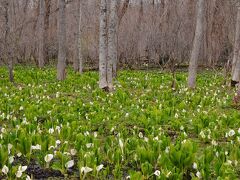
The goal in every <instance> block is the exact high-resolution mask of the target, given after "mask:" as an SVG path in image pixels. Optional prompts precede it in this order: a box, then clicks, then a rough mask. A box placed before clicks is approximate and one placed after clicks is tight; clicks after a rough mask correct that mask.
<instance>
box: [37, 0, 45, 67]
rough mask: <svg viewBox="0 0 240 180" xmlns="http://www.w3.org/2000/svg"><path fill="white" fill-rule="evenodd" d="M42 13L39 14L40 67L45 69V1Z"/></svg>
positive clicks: (43, 1)
mask: <svg viewBox="0 0 240 180" xmlns="http://www.w3.org/2000/svg"><path fill="white" fill-rule="evenodd" d="M39 3H40V7H39V9H40V13H39V37H38V38H39V49H38V54H39V56H38V66H39V68H43V66H44V63H45V58H46V54H45V40H46V39H45V38H44V37H45V33H46V32H45V27H44V16H45V0H40V2H39Z"/></svg>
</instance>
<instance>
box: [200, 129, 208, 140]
mask: <svg viewBox="0 0 240 180" xmlns="http://www.w3.org/2000/svg"><path fill="white" fill-rule="evenodd" d="M199 135H200V136H201V137H202V138H203V139H205V138H206V136H205V134H204V132H203V131H201V132H200V134H199Z"/></svg>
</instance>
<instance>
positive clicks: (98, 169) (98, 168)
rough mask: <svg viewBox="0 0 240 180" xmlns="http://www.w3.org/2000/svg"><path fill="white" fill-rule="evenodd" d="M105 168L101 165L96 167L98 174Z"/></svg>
mask: <svg viewBox="0 0 240 180" xmlns="http://www.w3.org/2000/svg"><path fill="white" fill-rule="evenodd" d="M103 167H104V165H103V164H100V165H99V166H97V167H96V170H97V172H99V171H101V169H102V168H103Z"/></svg>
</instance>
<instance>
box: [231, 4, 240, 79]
mask: <svg viewBox="0 0 240 180" xmlns="http://www.w3.org/2000/svg"><path fill="white" fill-rule="evenodd" d="M239 51H240V7H238V13H237V22H236V33H235V43H234V50H233V61H232V80H233V81H236V82H239V80H240V57H239V53H240V52H239Z"/></svg>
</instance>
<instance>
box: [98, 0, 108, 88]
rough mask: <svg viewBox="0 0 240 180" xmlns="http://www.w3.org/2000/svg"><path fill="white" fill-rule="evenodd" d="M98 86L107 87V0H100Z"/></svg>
mask: <svg viewBox="0 0 240 180" xmlns="http://www.w3.org/2000/svg"><path fill="white" fill-rule="evenodd" d="M99 36H100V37H99V88H101V89H107V88H108V83H107V1H106V0H101V5H100V34H99Z"/></svg>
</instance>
